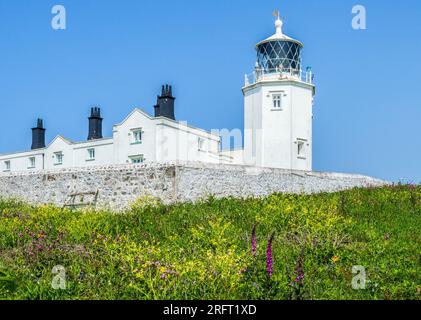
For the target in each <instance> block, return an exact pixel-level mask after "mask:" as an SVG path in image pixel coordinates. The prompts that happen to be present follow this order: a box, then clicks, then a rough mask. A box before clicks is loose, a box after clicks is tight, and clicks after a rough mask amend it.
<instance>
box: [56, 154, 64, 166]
mask: <svg viewBox="0 0 421 320" xmlns="http://www.w3.org/2000/svg"><path fill="white" fill-rule="evenodd" d="M54 159H55V163H54V165H56V166H59V165H62V164H63V152H56V153H54Z"/></svg>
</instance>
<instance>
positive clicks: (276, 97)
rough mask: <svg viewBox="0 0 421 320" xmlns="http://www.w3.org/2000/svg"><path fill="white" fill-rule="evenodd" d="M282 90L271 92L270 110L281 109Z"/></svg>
mask: <svg viewBox="0 0 421 320" xmlns="http://www.w3.org/2000/svg"><path fill="white" fill-rule="evenodd" d="M283 97H284V93H283V92H277V93H272V110H277V111H281V110H283V109H284V107H283Z"/></svg>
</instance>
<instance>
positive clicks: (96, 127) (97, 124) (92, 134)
mask: <svg viewBox="0 0 421 320" xmlns="http://www.w3.org/2000/svg"><path fill="white" fill-rule="evenodd" d="M102 120H103V119H102V118H101V109H100V108H97V107H94V108H91V116H90V117H89V134H88V140H96V139H102Z"/></svg>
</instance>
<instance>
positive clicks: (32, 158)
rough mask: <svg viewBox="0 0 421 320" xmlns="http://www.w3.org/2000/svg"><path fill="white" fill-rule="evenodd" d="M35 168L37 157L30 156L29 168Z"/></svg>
mask: <svg viewBox="0 0 421 320" xmlns="http://www.w3.org/2000/svg"><path fill="white" fill-rule="evenodd" d="M33 168H35V157H30V158H29V166H28V169H33Z"/></svg>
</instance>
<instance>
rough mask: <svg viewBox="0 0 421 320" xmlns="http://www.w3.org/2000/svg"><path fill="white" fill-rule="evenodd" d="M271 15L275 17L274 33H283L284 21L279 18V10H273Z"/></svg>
mask: <svg viewBox="0 0 421 320" xmlns="http://www.w3.org/2000/svg"><path fill="white" fill-rule="evenodd" d="M273 16H274V17H275V18H276V21H275V29H276V34H283V33H282V26H283V25H284V23H283V22H282V20H281V17H280V14H279V10H275V11H273Z"/></svg>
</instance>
